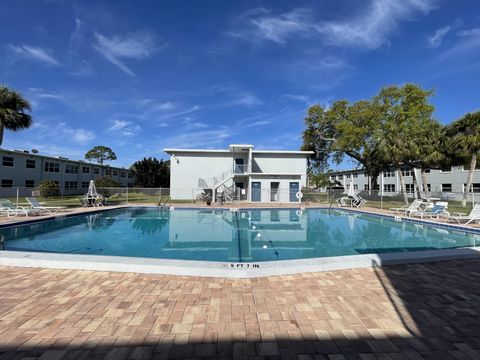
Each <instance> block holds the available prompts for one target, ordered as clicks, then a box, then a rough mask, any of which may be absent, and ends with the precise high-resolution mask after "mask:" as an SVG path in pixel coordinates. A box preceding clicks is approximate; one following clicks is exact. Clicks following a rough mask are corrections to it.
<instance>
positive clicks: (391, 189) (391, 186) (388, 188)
mask: <svg viewBox="0 0 480 360" xmlns="http://www.w3.org/2000/svg"><path fill="white" fill-rule="evenodd" d="M383 191H384V192H395V184H383Z"/></svg>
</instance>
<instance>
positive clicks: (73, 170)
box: [65, 164, 78, 174]
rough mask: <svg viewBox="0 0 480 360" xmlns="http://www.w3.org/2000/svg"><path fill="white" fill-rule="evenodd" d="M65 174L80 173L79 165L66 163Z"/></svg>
mask: <svg viewBox="0 0 480 360" xmlns="http://www.w3.org/2000/svg"><path fill="white" fill-rule="evenodd" d="M65 174H78V165H71V164H66V165H65Z"/></svg>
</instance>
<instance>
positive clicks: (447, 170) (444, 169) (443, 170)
mask: <svg viewBox="0 0 480 360" xmlns="http://www.w3.org/2000/svg"><path fill="white" fill-rule="evenodd" d="M451 171H452V167H451V166H442V168H441V169H440V172H451Z"/></svg>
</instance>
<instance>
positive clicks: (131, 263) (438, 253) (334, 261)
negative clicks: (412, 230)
mask: <svg viewBox="0 0 480 360" xmlns="http://www.w3.org/2000/svg"><path fill="white" fill-rule="evenodd" d="M127 207H153V206H120V207H115V208H102V209H95V210H93V209H92V211H88V212H81V213H70V214H64V215H63V216H61V218H62V219H63V218H67V217H71V216H81V215H88V214H92V213H97V212H103V211H105V210H117V209H123V208H127ZM307 208H308V209H329V208H328V207H322V206H315V207H303V206H299V207H297V208H292V207H289V208H281V207H278V208H265V209H278V210H280V209H288V210H304V209H307ZM198 209H202V210H205V208H200V207H176V208H174V209H173V211H176V210H198ZM207 209H209V208H207ZM210 209H211V210H212V211H217V210H220V211H228V210H233V209H232V208H228V207H222V208H210ZM257 209H260V210H261V209H264V208H260V207H255V208H247V207H245V208H235V210H233V211H238V210H257ZM331 209H332V210H335V211H343V212H350V213H355V214H366V215H373V216H378V217H384V218H389V219H395V220H399V221H407V222H413V223H419V224H423V225H429V226H435V227H441V228H447V229H451V230H457V231H462V232H468V233H474V234H480V229H475V228H472V227H467V226H462V225H450V224H443V223H438V222H433V221H428V220H423V219H412V218H409V217H404V216H400V217H398V216H395V215H390V214H378V213H372V212H369V211H365V210H362V209H351V208H338V207H333V208H331ZM57 217H58V216H53V215H52V216H51V217H44V218H42V219H32V220H30V219H27V220H26V221H22V222H16V223H13V224H12V223H9V224H2V225H1V226H0V228H5V227H11V226H18V225H25V224H29V223H37V222H42V221H51V220H55V219H56V218H57ZM477 257H480V247H463V248H451V249H438V250H419V251H408V252H390V253H378V254H358V255H346V256H332V257H323V258H311V259H295V260H276V261H268V262H267V261H265V262H219V261H195V260H172V259H157V258H143V257H127V256H108V255H79V254H56V253H40V252H23V251H9V250H0V265H3V266H19V267H34V268H49V269H70V270H93V271H112V272H134V273H145V274H163V275H180V276H202V277H223V278H258V277H266V276H274V275H293V274H299V273H307V272H321V271H332V270H342V269H354V268H368V267H372V266H385V265H399V264H412V263H424V262H436V261H447V260H456V259H470V258H477Z"/></svg>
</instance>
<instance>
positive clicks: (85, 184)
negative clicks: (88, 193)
mask: <svg viewBox="0 0 480 360" xmlns="http://www.w3.org/2000/svg"><path fill="white" fill-rule="evenodd" d="M88 185H89V182H88V181H82V189H88Z"/></svg>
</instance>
